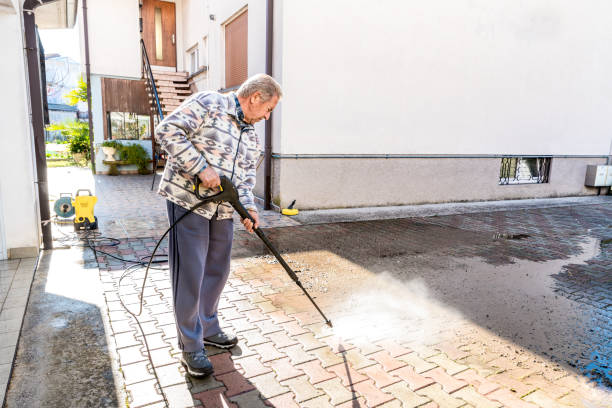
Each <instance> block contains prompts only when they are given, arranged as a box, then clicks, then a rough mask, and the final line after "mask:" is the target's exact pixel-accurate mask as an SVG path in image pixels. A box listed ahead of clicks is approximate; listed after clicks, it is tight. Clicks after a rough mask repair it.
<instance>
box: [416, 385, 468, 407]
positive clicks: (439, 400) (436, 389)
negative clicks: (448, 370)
mask: <svg viewBox="0 0 612 408" xmlns="http://www.w3.org/2000/svg"><path fill="white" fill-rule="evenodd" d="M416 393H417V394H419V395H421V396H426V397H427V398H429V399H431V400H433V402H435V403H436V404H438V405H439V406H441V407H448V408H458V407H461V406H463V405H465V404H466V403H465V401H464V400H462V399H458V398H454V397H453V396H451V395H449V394H448V393H447V392H445V391H444V390H443V389H442V386H441V385H440V384H432V385H429V386H427V387H425V388H422V389H420V390H417V391H416Z"/></svg>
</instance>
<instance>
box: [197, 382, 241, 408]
mask: <svg viewBox="0 0 612 408" xmlns="http://www.w3.org/2000/svg"><path fill="white" fill-rule="evenodd" d="M224 392H225V387H223V388H215V389H213V390H210V391H203V392H200V393H198V394H193V398H197V399H199V400H200V401H202V404H203V405H204V408H238V406H237V405H236V404H234V403H232V402H230V401H229V400H228V399H227V397H226V396H225V395H224Z"/></svg>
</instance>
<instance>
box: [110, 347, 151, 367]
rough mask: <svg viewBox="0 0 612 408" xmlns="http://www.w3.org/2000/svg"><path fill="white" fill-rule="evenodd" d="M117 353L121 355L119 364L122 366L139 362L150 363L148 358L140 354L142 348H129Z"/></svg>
mask: <svg viewBox="0 0 612 408" xmlns="http://www.w3.org/2000/svg"><path fill="white" fill-rule="evenodd" d="M117 353H118V354H119V362H120V364H121V365H122V366H123V365H126V364H132V363H136V362H139V361H145V360H147V361H148V359H147V357H145V356H144V354H142V353H141V352H140V346H133V347H127V348H124V349H121V350H117Z"/></svg>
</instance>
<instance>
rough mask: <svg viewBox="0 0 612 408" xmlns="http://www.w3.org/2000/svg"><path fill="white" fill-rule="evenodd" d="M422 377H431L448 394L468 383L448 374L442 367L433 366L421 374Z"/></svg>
mask: <svg viewBox="0 0 612 408" xmlns="http://www.w3.org/2000/svg"><path fill="white" fill-rule="evenodd" d="M421 375H422V376H423V377H426V378H432V379H433V380H434V381H435V382H437V383H439V384H441V385H442V388H443V389H444V391H446V392H447V393H449V394H452V393H453V392H455V391H457V390H460V389H461V388H463V387H467V385H468V383H467V382H465V381H463V380H458V379H456V378H454V377H453V376H451V375H448V373H447V372H446V371H444V369H443V368H442V367H437V368H434V369H433V370H429V371H426V372H424V373H423V374H421Z"/></svg>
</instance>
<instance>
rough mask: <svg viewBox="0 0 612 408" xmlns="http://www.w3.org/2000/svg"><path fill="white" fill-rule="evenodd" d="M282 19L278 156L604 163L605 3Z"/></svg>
mask: <svg viewBox="0 0 612 408" xmlns="http://www.w3.org/2000/svg"><path fill="white" fill-rule="evenodd" d="M282 7H284V13H283V15H284V21H283V45H282V47H283V48H282V54H283V66H282V76H283V85H284V88H285V93H286V98H285V100H284V101H283V121H282V143H281V145H280V150H278V149H277V146H275V151H276V152H281V153H313V154H316V153H326V154H329V153H354V154H357V153H378V154H381V153H404V154H419V153H421V154H424V153H426V154H445V153H454V154H493V153H503V154H514V153H517V154H520V153H522V154H584V155H602V154H606V153H607V151H608V146H609V144H610V139H611V137H612V136H611V135H612V115H610V114H609V112H610V111H611V110H612V76H611V75H610V72H612V48H610V44H612V26H611V25H610V24H609V22H610V15H612V3H610V2H609V1H605V0H589V1H586V2H575V1H571V0H556V1H552V0H529V1H527V0H497V1H490V0H455V1H447V0H431V1H427V2H422V1H416V0H406V1H401V2H400V1H392V0H381V1H376V2H372V1H366V0H350V1H349V0H338V1H333V2H329V1H324V0H313V1H308V2H299V1H286V2H283V3H282Z"/></svg>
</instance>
